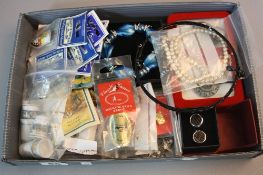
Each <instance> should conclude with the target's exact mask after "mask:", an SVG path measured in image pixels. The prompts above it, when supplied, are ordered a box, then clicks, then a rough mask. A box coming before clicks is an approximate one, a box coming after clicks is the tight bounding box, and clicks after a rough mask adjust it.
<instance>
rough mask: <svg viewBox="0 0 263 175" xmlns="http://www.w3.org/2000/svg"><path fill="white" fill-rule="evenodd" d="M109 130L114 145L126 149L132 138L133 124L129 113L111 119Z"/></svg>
mask: <svg viewBox="0 0 263 175" xmlns="http://www.w3.org/2000/svg"><path fill="white" fill-rule="evenodd" d="M109 130H110V131H111V132H110V134H111V139H112V141H113V144H114V145H116V146H118V147H126V146H128V145H129V144H130V141H131V137H132V123H131V121H130V119H129V117H128V114H127V113H119V114H114V115H113V116H111V117H110V119H109Z"/></svg>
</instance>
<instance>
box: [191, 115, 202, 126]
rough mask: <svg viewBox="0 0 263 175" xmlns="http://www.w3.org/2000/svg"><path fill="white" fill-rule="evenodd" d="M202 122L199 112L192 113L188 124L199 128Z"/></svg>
mask: <svg viewBox="0 0 263 175" xmlns="http://www.w3.org/2000/svg"><path fill="white" fill-rule="evenodd" d="M203 122H204V119H203V117H202V116H201V115H200V114H192V115H191V117H190V124H191V125H192V126H193V127H196V128H199V127H200V126H201V125H202V124H203Z"/></svg>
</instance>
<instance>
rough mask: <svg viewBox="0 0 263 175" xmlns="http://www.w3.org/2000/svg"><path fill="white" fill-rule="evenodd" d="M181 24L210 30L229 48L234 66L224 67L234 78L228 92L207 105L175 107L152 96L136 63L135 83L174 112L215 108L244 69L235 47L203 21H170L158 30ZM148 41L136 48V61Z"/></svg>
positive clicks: (153, 99) (156, 101)
mask: <svg viewBox="0 0 263 175" xmlns="http://www.w3.org/2000/svg"><path fill="white" fill-rule="evenodd" d="M182 25H192V26H197V27H201V28H204V29H206V30H210V31H212V32H214V33H215V34H216V35H218V36H219V37H220V38H222V39H223V41H224V42H225V43H226V44H227V46H228V47H229V48H230V50H231V52H232V54H233V57H234V59H235V64H236V66H235V68H234V67H232V66H230V65H228V66H227V67H226V70H227V71H232V72H234V74H235V75H234V78H233V82H232V85H231V87H230V88H229V90H228V92H227V93H226V94H225V95H224V96H223V97H221V98H220V99H218V100H217V101H216V102H215V103H213V104H211V105H209V106H201V107H195V108H176V107H173V106H170V105H168V104H165V103H163V102H161V101H159V100H158V99H156V98H155V97H154V96H152V95H151V94H150V93H149V92H148V91H147V89H146V88H145V87H144V85H143V83H142V81H141V80H140V76H139V72H138V67H137V65H136V66H135V73H136V77H137V78H136V80H137V83H138V84H139V86H141V88H142V90H143V91H144V93H145V94H146V95H147V96H148V97H149V98H150V99H151V100H152V101H154V102H155V103H157V104H159V105H160V106H162V107H164V108H166V109H168V110H171V111H175V112H198V111H199V112H200V111H206V110H210V109H213V108H215V107H216V106H217V105H218V104H220V103H222V102H223V101H224V100H225V99H226V98H227V97H229V95H230V94H231V92H232V91H233V90H234V88H235V85H236V83H237V80H238V79H239V78H240V77H243V76H244V71H243V70H241V69H240V66H239V62H238V57H237V54H236V52H235V49H234V48H233V46H232V45H231V43H230V42H229V41H228V40H227V39H226V37H225V36H224V35H222V34H221V33H220V32H219V31H217V30H216V29H214V28H213V27H211V26H209V25H207V24H203V23H199V22H193V21H178V22H175V23H172V24H169V25H166V26H163V27H161V28H160V29H159V30H165V29H170V28H174V27H177V26H182ZM148 42H149V39H148V38H146V40H145V41H144V42H143V43H142V44H140V45H138V50H137V53H136V57H135V59H136V62H137V61H138V60H140V59H141V56H142V53H143V49H144V47H145V45H146V43H148Z"/></svg>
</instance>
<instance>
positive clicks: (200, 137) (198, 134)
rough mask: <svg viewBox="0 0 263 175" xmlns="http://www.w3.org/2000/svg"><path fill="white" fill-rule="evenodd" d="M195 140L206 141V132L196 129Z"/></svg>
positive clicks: (198, 141) (197, 141) (196, 141)
mask: <svg viewBox="0 0 263 175" xmlns="http://www.w3.org/2000/svg"><path fill="white" fill-rule="evenodd" d="M193 140H194V142H195V143H200V144H201V143H204V142H205V141H206V133H205V132H204V131H201V130H196V131H195V132H194V134H193Z"/></svg>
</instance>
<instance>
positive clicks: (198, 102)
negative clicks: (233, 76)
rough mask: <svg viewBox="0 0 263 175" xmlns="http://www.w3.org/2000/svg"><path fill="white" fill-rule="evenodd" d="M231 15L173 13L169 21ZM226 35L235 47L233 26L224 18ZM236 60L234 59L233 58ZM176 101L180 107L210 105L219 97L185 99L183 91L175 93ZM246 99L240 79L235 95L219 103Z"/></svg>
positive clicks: (222, 12) (225, 12)
mask: <svg viewBox="0 0 263 175" xmlns="http://www.w3.org/2000/svg"><path fill="white" fill-rule="evenodd" d="M228 15H229V13H228V12H227V11H213V12H189V13H173V14H171V15H169V16H168V19H167V23H168V24H170V23H174V22H176V21H182V20H198V19H214V18H226V17H227V16H228ZM224 25H225V33H226V37H227V38H228V39H229V41H230V42H231V44H232V45H233V47H234V48H236V47H237V46H236V44H235V41H234V36H233V28H232V26H231V23H230V21H229V20H227V19H226V20H224ZM232 61H234V59H232ZM173 98H174V103H175V106H176V107H179V108H189V107H198V106H208V105H211V104H213V103H214V102H216V101H217V100H218V98H205V99H192V100H189V99H184V98H183V94H182V92H177V93H174V94H173ZM244 99H245V95H244V88H243V83H242V80H238V81H237V84H236V86H235V89H234V92H233V95H232V96H230V97H228V98H227V99H225V101H224V102H223V103H221V104H219V105H218V107H226V106H232V105H235V104H238V103H240V102H242V101H243V100H244Z"/></svg>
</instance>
